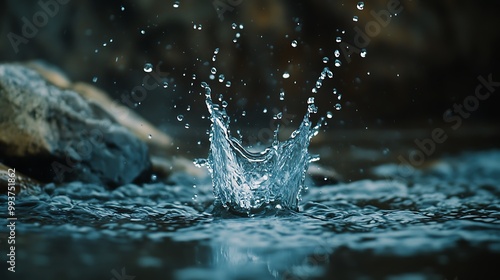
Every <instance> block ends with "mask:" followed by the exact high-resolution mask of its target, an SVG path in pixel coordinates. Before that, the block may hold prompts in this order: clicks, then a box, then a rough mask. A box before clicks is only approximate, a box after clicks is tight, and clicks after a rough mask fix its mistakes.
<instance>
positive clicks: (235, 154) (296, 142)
mask: <svg viewBox="0 0 500 280" xmlns="http://www.w3.org/2000/svg"><path fill="white" fill-rule="evenodd" d="M202 87H203V88H204V89H205V98H206V99H205V101H206V105H207V107H208V111H209V112H210V118H211V121H212V124H211V132H210V153H209V156H208V159H207V160H198V161H197V163H198V164H199V165H206V166H208V169H209V171H210V173H211V176H212V184H213V189H214V195H215V197H216V203H220V204H221V205H222V206H224V207H225V208H226V209H228V210H230V211H232V212H236V213H239V214H247V215H250V214H253V213H256V212H261V211H263V210H268V209H272V208H276V209H292V210H297V209H298V203H299V201H300V199H301V190H302V189H303V188H304V180H305V175H306V170H307V167H308V164H309V163H310V162H312V161H315V160H318V159H319V157H318V156H317V155H311V154H309V153H308V147H309V143H310V140H311V138H312V137H313V136H315V135H316V134H317V133H318V130H319V128H320V126H321V122H322V121H323V119H321V120H320V122H318V124H317V125H316V126H313V125H312V123H311V121H310V120H309V117H310V114H311V113H312V112H313V111H314V110H311V108H312V107H314V105H312V106H311V104H310V105H309V110H308V113H307V114H306V115H305V116H304V119H303V121H302V123H301V124H300V126H299V128H298V129H297V130H295V131H294V132H293V133H292V135H291V137H290V138H289V139H288V140H286V141H284V142H280V141H279V140H278V129H276V131H275V132H274V141H273V143H272V145H271V147H268V148H266V149H265V150H264V151H262V152H259V153H254V152H250V151H248V150H246V149H245V148H244V147H243V146H242V144H241V141H240V140H238V139H236V138H234V137H232V136H231V135H230V130H229V123H230V118H229V117H228V115H227V114H226V111H225V109H224V108H221V107H220V106H219V105H218V104H214V103H213V102H212V97H211V89H210V87H209V86H208V84H206V83H202Z"/></svg>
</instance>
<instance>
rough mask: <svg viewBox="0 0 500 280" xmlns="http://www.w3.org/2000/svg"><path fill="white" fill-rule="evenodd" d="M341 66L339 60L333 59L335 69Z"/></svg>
mask: <svg viewBox="0 0 500 280" xmlns="http://www.w3.org/2000/svg"><path fill="white" fill-rule="evenodd" d="M341 65H342V62H340V60H338V59H335V67H340V66H341Z"/></svg>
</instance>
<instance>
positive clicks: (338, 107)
mask: <svg viewBox="0 0 500 280" xmlns="http://www.w3.org/2000/svg"><path fill="white" fill-rule="evenodd" d="M340 109H342V105H340V103H337V104H335V110H337V111H339V110H340Z"/></svg>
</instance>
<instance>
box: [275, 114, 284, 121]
mask: <svg viewBox="0 0 500 280" xmlns="http://www.w3.org/2000/svg"><path fill="white" fill-rule="evenodd" d="M276 118H277V119H278V120H281V118H283V113H282V112H279V113H278V114H276Z"/></svg>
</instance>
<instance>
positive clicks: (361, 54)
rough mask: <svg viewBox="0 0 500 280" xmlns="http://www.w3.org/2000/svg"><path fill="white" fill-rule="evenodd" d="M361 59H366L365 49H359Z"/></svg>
mask: <svg viewBox="0 0 500 280" xmlns="http://www.w3.org/2000/svg"><path fill="white" fill-rule="evenodd" d="M359 55H360V56H361V57H366V49H361V52H360V53H359Z"/></svg>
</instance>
